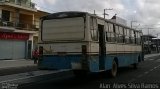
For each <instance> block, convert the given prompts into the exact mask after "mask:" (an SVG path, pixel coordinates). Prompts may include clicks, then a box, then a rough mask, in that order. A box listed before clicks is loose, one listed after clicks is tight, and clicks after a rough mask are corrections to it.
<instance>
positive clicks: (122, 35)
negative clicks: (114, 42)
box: [119, 27, 124, 43]
mask: <svg viewBox="0 0 160 89" xmlns="http://www.w3.org/2000/svg"><path fill="white" fill-rule="evenodd" d="M119 43H124V34H123V28H122V27H119Z"/></svg>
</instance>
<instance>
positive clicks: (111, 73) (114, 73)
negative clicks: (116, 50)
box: [110, 60, 118, 77]
mask: <svg viewBox="0 0 160 89" xmlns="http://www.w3.org/2000/svg"><path fill="white" fill-rule="evenodd" d="M117 70H118V65H117V63H116V61H115V60H114V61H113V63H112V69H111V70H110V75H111V77H116V75H117Z"/></svg>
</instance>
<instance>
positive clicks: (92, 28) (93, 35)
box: [90, 17, 98, 41]
mask: <svg viewBox="0 0 160 89" xmlns="http://www.w3.org/2000/svg"><path fill="white" fill-rule="evenodd" d="M90 31H91V38H92V40H93V41H98V29H97V20H96V18H93V17H91V18H90Z"/></svg>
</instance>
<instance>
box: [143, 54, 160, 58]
mask: <svg viewBox="0 0 160 89" xmlns="http://www.w3.org/2000/svg"><path fill="white" fill-rule="evenodd" d="M154 56H160V53H155V54H147V55H144V58H149V57H154Z"/></svg>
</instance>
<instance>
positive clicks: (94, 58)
mask: <svg viewBox="0 0 160 89" xmlns="http://www.w3.org/2000/svg"><path fill="white" fill-rule="evenodd" d="M89 70H90V72H99V56H98V54H97V55H91V56H90V59H89Z"/></svg>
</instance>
